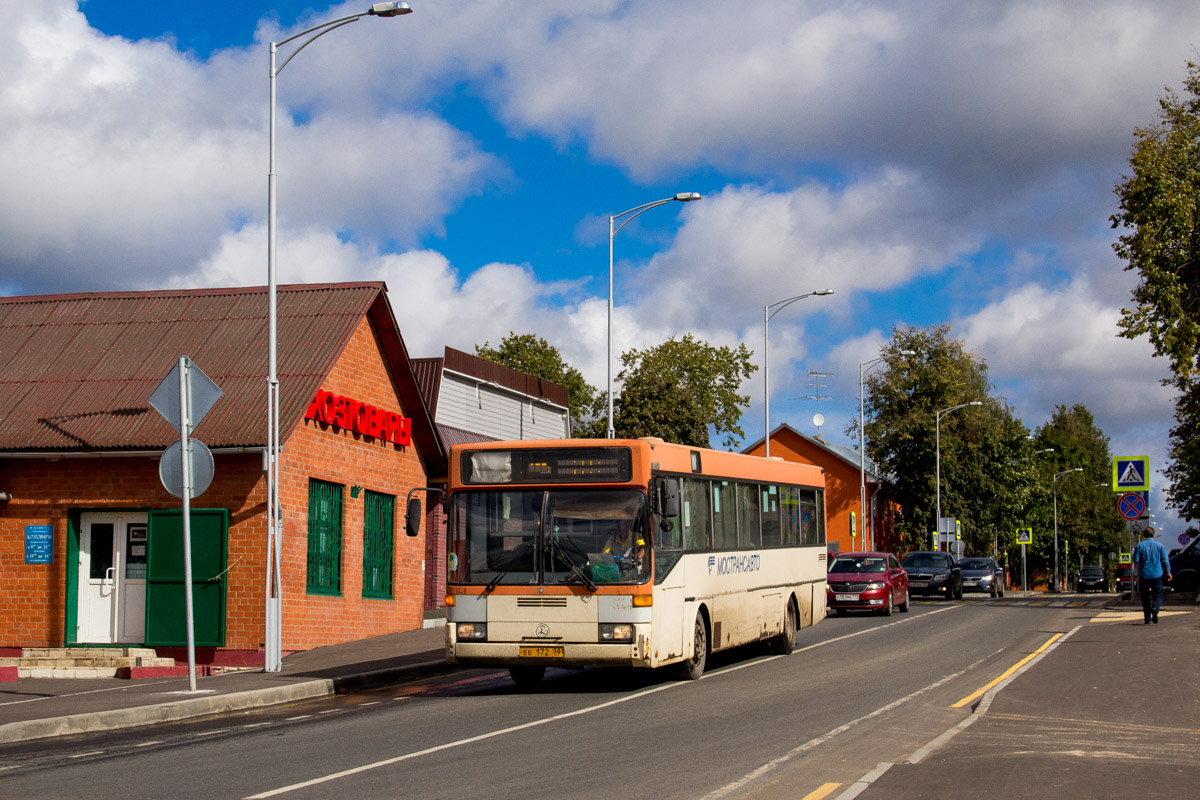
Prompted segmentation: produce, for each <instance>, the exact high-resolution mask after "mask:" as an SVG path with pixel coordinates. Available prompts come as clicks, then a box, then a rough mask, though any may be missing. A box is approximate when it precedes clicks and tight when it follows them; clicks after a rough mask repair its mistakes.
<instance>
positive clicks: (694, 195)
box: [605, 192, 701, 439]
mask: <svg viewBox="0 0 1200 800" xmlns="http://www.w3.org/2000/svg"><path fill="white" fill-rule="evenodd" d="M699 199H701V198H700V193H699V192H679V193H678V194H676V195H675V196H674V197H664V198H663V199H662V200H655V201H654V202H652V203H643V204H642V205H640V206H634V207H633V208H631V209H629V210H628V211H622V212H621V213H620V214H613V215H612V216H611V217H609V218H608V430H607V432H606V433H605V437H606V438H608V439H615V438H616V435H617V431H616V428H614V427H613V239H614V238H615V237H616V235H617V234H618V233H620V232H621V228H624V227H625V226H626V225H628V224H629V223H630V222H633V220H634V219H636V218H637V217H639V216H641V215H642V214H643V213H645V212H647V211H649V210H650V209H652V208H658V207H659V206H662V205H666V204H667V203H674V202H680V203H690V202H692V201H693V200H699ZM622 217H626V219H625V220H624V221H623V222H622V223H621V224H620V225H619V226H618V225H616V222H617V220H619V219H621V218H622ZM614 226H615V227H614Z"/></svg>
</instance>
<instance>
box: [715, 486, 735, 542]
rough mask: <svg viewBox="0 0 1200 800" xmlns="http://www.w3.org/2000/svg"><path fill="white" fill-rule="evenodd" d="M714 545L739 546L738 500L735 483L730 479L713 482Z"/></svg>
mask: <svg viewBox="0 0 1200 800" xmlns="http://www.w3.org/2000/svg"><path fill="white" fill-rule="evenodd" d="M712 500H713V547H715V548H716V549H718V550H734V549H736V548H737V546H738V537H737V500H736V494H735V492H734V485H733V483H731V482H729V481H713V482H712Z"/></svg>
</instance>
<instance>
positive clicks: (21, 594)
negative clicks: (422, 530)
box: [0, 282, 446, 665]
mask: <svg viewBox="0 0 1200 800" xmlns="http://www.w3.org/2000/svg"><path fill="white" fill-rule="evenodd" d="M278 309H279V311H278V320H279V328H278V331H279V332H278V342H279V369H278V372H279V377H280V417H279V419H280V432H281V445H282V453H281V456H280V462H279V484H280V500H281V506H282V509H283V533H282V550H281V552H282V562H283V563H282V578H283V587H282V590H283V596H282V609H283V625H282V647H283V650H284V651H285V652H288V651H295V650H303V649H309V648H314V647H320V646H322V645H328V644H334V643H338V642H344V641H349V640H353V639H357V638H362V637H366V636H376V635H379V634H384V633H391V632H396V631H403V630H408V629H411V628H419V627H421V626H422V624H423V619H424V605H425V603H424V593H425V592H424V586H425V572H426V553H425V549H424V545H425V542H424V538H423V537H416V538H410V537H408V536H406V535H405V534H404V525H403V520H404V501H405V498H406V496H407V495H408V493H409V492H410V490H413V489H422V488H424V487H426V486H427V485H428V484H429V483H430V481H436V480H438V479H439V478H442V477H444V475H445V469H446V455H445V452H444V449H443V447H442V444H441V440H440V439H439V437H438V434H437V431H436V430H435V428H434V423H433V420H432V418H431V417H430V414H429V412H428V410H427V408H426V406H425V403H424V400H423V398H422V396H421V392H420V389H419V387H418V385H417V381H416V379H415V377H414V374H413V371H412V368H411V366H410V363H409V358H408V354H407V351H406V349H405V346H404V342H403V339H402V338H401V336H400V331H399V328H398V326H397V323H396V319H395V316H394V314H393V311H392V307H391V305H390V303H389V302H388V297H387V292H386V288H385V287H384V285H383V284H382V283H378V282H375V283H348V284H331V285H312V286H281V287H279V292H278ZM0 353H3V358H0V420H3V424H2V425H0V579H2V580H3V582H4V591H3V592H0V656H9V657H11V656H18V655H20V651H21V649H22V648H29V647H62V646H65V645H79V646H93V645H132V646H136V647H143V646H144V647H152V648H155V649H157V650H158V651H159V654H160V655H163V654H167V655H177V654H178V653H179V652H180V648H181V647H182V646H183V645H185V644H186V638H185V629H186V620H185V619H184V614H183V607H184V606H183V597H184V589H185V586H184V577H183V571H182V562H183V558H182V556H183V545H182V515H181V501H180V499H179V498H178V497H174V496H172V494H170V493H169V492H168V491H167V489H166V488H164V481H163V480H160V459H161V458H162V454H163V451H164V449H165V448H167V447H168V445H171V444H172V442H178V440H179V433H178V431H177V430H176V429H175V428H174V427H173V426H172V425H171V424H170V423H168V422H167V420H165V419H164V418H163V417H162V416H160V415H159V413H158V412H157V411H155V410H154V408H152V407H151V405H150V402H149V398H150V396H151V394H152V393H153V392H154V390H155V388H156V386H158V384H159V383H160V382H161V381H162V380H163V378H164V377H165V376H166V375H167V374H168V373H169V372H170V371H171V370H172V369H173V368H175V367H176V365H177V364H178V362H179V359H180V356H184V355H186V356H188V357H189V359H190V360H191V362H193V363H194V364H195V365H196V366H197V367H199V368H200V369H201V370H202V371H203V372H204V373H205V374H206V375H207V376H208V377H209V378H210V379H211V380H212V381H213V382H214V383H215V384H216V385H217V386H218V387H219V388H220V389H221V391H222V394H221V395H220V397H219V398H218V399H217V400H216V402H215V404H213V405H212V408H211V411H209V413H208V414H207V416H205V417H204V418H203V420H202V421H201V422H200V423H199V425H198V426H197V427H196V428H195V430H194V432H193V433H192V436H193V437H194V438H195V439H196V440H198V441H201V442H203V443H204V444H205V445H207V447H208V449H209V450H210V452H211V454H212V459H211V464H212V468H211V472H210V475H211V484H210V485H209V486H208V488H207V489H206V490H204V491H203V492H202V493H199V494H198V495H197V496H195V497H194V498H193V499H192V500H191V508H192V516H191V555H192V559H191V560H192V589H193V596H194V608H195V613H194V615H193V616H194V618H195V641H196V645H197V650H196V654H197V662H198V663H200V664H206V663H207V664H212V665H254V664H262V663H263V644H264V636H265V633H264V619H265V610H264V609H265V598H264V591H265V584H266V568H265V554H266V533H267V526H266V518H265V508H266V476H265V472H264V467H265V463H264V462H265V459H264V449H265V440H266V432H267V431H266V429H267V409H266V400H267V390H266V388H267V387H266V381H265V377H264V376H265V375H266V371H267V370H266V359H267V293H266V289H265V288H264V287H257V288H245V289H211V290H209V289H199V290H179V291H156V292H113V293H100V294H70V295H47V296H35V297H9V298H0ZM176 397H178V394H176Z"/></svg>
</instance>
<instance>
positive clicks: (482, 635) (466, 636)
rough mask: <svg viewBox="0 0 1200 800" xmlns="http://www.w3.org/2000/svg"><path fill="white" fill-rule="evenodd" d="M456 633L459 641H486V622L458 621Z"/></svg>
mask: <svg viewBox="0 0 1200 800" xmlns="http://www.w3.org/2000/svg"><path fill="white" fill-rule="evenodd" d="M455 624H456V625H457V631H456V633H457V635H458V641H460V642H486V641H487V623H486V622H458V623H455Z"/></svg>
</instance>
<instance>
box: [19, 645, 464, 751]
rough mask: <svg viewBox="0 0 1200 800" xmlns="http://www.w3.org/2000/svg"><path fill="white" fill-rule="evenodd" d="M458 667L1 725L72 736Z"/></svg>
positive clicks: (378, 673) (422, 666)
mask: <svg viewBox="0 0 1200 800" xmlns="http://www.w3.org/2000/svg"><path fill="white" fill-rule="evenodd" d="M455 669H457V667H453V666H450V665H449V664H447V663H446V662H445V661H444V660H440V659H439V660H437V661H422V662H420V663H417V664H406V665H404V666H401V667H389V668H386V669H378V670H372V671H370V672H360V673H356V674H353V675H343V676H340V677H335V678H317V679H314V680H309V681H304V682H302V683H292V684H288V685H285V686H272V687H270V688H266V689H250V690H247V691H243V692H230V693H228V694H216V695H212V696H209V697H189V698H187V699H184V700H174V701H171V702H167V703H155V704H153V705H146V706H134V707H131V708H115V709H108V710H105V711H93V712H89V713H86V714H70V715H68V716H62V717H47V718H45V719H31V720H22V721H20V722H10V723H7V724H5V725H0V744H12V743H13V742H27V741H31V740H34V739H46V738H50V737H53V736H72V735H74V734H78V733H94V732H96V731H109V730H116V729H119V728H133V727H137V726H139V725H152V724H154V723H157V722H177V721H179V720H183V719H189V718H192V717H203V716H207V715H209V714H224V713H227V712H229V711H242V710H245V709H250V708H262V707H265V706H273V705H280V704H282V703H294V702H296V701H298V700H311V699H313V698H315V697H329V696H331V695H335V694H354V693H355V692H364V691H367V690H370V689H378V688H381V687H383V686H391V685H394V684H397V683H404V682H405V681H410V680H415V679H417V678H427V677H430V676H432V675H442V674H445V673H447V672H451V671H453V670H455Z"/></svg>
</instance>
